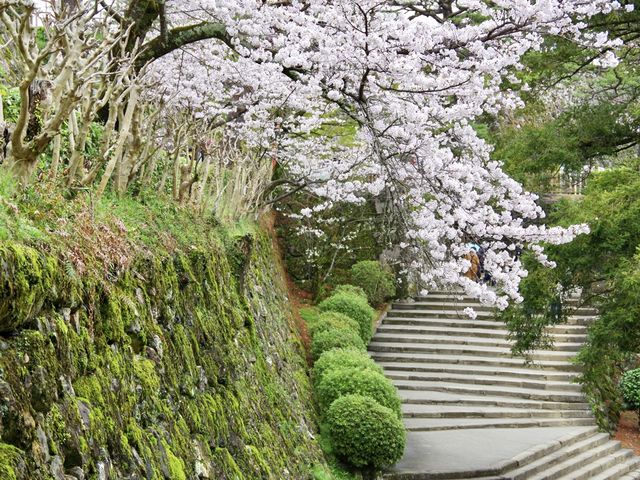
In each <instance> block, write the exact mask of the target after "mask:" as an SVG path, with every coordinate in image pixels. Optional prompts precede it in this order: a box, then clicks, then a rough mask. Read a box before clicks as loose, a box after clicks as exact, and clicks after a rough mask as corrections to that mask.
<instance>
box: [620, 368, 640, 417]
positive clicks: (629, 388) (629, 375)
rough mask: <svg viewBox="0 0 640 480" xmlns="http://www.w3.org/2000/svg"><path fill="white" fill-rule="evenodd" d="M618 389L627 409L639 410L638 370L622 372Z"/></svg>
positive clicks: (639, 384)
mask: <svg viewBox="0 0 640 480" xmlns="http://www.w3.org/2000/svg"><path fill="white" fill-rule="evenodd" d="M620 389H621V390H622V398H623V399H624V403H626V404H627V407H628V408H629V409H632V410H640V368H636V369H635V370H628V371H626V372H624V374H623V375H622V380H620Z"/></svg>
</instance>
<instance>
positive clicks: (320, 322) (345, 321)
mask: <svg viewBox="0 0 640 480" xmlns="http://www.w3.org/2000/svg"><path fill="white" fill-rule="evenodd" d="M331 329H335V330H343V329H348V330H352V331H354V332H356V333H357V334H360V325H358V322H356V321H355V320H354V319H353V318H351V317H348V316H346V315H345V314H343V313H338V312H324V313H322V314H320V316H319V317H318V319H317V320H316V321H315V322H313V324H311V325H310V326H309V334H310V335H311V337H314V336H315V335H317V334H318V333H321V332H324V331H326V330H331Z"/></svg>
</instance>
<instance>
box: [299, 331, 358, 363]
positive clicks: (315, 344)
mask: <svg viewBox="0 0 640 480" xmlns="http://www.w3.org/2000/svg"><path fill="white" fill-rule="evenodd" d="M349 347H352V348H356V349H358V350H361V351H363V352H364V351H365V350H366V346H365V344H364V342H363V341H362V338H360V335H358V333H357V332H354V331H352V330H349V329H335V328H332V329H330V330H325V331H324V332H320V333H318V334H317V335H315V336H314V337H313V338H312V339H311V355H312V356H313V359H314V360H317V359H318V358H320V355H322V354H323V353H324V352H327V351H329V350H331V349H333V348H349Z"/></svg>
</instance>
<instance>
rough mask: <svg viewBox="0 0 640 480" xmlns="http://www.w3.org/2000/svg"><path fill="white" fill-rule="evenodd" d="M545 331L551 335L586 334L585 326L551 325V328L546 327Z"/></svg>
mask: <svg viewBox="0 0 640 480" xmlns="http://www.w3.org/2000/svg"><path fill="white" fill-rule="evenodd" d="M546 330H547V332H549V333H552V334H571V335H578V334H586V333H587V327H586V326H585V325H567V324H561V325H553V326H550V327H547V329H546Z"/></svg>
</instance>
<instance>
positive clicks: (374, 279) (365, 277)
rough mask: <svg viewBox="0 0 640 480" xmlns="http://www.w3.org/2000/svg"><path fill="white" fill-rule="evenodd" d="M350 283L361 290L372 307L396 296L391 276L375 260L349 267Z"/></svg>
mask: <svg viewBox="0 0 640 480" xmlns="http://www.w3.org/2000/svg"><path fill="white" fill-rule="evenodd" d="M351 283H352V284H353V285H356V286H358V287H360V288H362V290H363V291H364V292H365V293H366V295H367V299H368V300H369V303H370V304H371V305H373V306H374V307H377V306H379V305H381V304H383V303H384V301H385V300H387V299H388V298H391V297H393V296H394V295H395V294H396V286H395V281H394V278H393V274H392V273H391V271H389V270H388V269H386V268H385V267H384V266H383V265H382V264H381V263H380V262H377V261H375V260H363V261H361V262H358V263H356V264H355V265H354V266H353V267H351Z"/></svg>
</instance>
